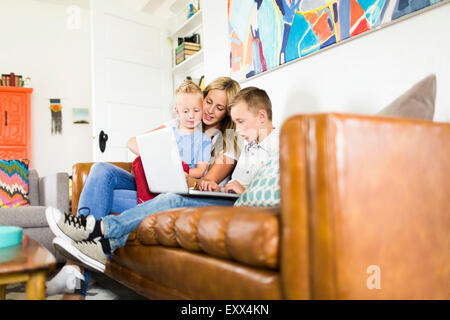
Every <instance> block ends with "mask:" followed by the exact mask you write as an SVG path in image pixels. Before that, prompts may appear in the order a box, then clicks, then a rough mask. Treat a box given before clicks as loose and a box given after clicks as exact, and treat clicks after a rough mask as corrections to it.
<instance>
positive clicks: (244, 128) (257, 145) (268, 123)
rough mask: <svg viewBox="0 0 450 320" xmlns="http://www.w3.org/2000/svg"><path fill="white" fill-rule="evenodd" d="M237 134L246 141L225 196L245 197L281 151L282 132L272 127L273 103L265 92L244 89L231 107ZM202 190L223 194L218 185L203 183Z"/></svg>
mask: <svg viewBox="0 0 450 320" xmlns="http://www.w3.org/2000/svg"><path fill="white" fill-rule="evenodd" d="M229 111H230V115H231V118H232V119H233V122H234V123H235V125H236V133H237V134H239V135H240V136H241V137H242V138H243V139H244V140H245V145H244V149H243V150H242V151H241V156H240V157H239V160H238V163H237V165H236V168H235V169H234V172H233V174H232V176H231V178H232V179H231V180H230V181H229V182H228V183H227V184H226V185H225V192H234V193H237V194H241V193H243V192H244V190H245V188H247V186H248V185H249V183H250V182H251V180H252V179H253V177H254V176H255V174H256V172H258V170H259V169H260V168H261V166H262V165H263V164H264V163H265V162H266V161H267V160H268V159H269V158H270V157H271V156H273V155H274V154H276V152H277V151H278V139H279V132H278V130H276V129H275V128H274V127H273V125H272V103H271V102H270V99H269V96H268V95H267V93H266V92H265V91H264V90H261V89H258V88H256V87H248V88H245V89H242V90H241V91H240V92H239V93H238V94H237V95H236V96H235V98H234V100H233V102H232V103H231V104H230V106H229ZM200 189H201V190H207V191H220V187H219V186H218V185H217V183H215V182H212V181H202V182H201V184H200Z"/></svg>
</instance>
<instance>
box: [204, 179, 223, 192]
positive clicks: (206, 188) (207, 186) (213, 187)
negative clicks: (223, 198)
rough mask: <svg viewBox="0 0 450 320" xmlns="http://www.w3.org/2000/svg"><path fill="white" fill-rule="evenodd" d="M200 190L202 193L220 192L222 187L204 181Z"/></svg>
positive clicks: (212, 182)
mask: <svg viewBox="0 0 450 320" xmlns="http://www.w3.org/2000/svg"><path fill="white" fill-rule="evenodd" d="M200 190H202V191H220V187H219V186H218V184H217V183H215V182H214V181H207V180H202V181H201V182H200Z"/></svg>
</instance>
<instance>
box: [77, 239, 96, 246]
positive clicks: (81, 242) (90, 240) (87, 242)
mask: <svg viewBox="0 0 450 320" xmlns="http://www.w3.org/2000/svg"><path fill="white" fill-rule="evenodd" d="M75 242H76V243H79V244H83V245H91V244H93V245H97V244H98V243H99V242H100V241H99V238H96V239H85V240H80V241H75Z"/></svg>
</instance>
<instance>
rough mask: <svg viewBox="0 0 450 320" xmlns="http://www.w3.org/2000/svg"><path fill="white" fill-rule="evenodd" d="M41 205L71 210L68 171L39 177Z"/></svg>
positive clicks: (65, 210) (64, 210)
mask: <svg viewBox="0 0 450 320" xmlns="http://www.w3.org/2000/svg"><path fill="white" fill-rule="evenodd" d="M39 205H41V206H46V207H47V206H52V207H55V208H58V209H59V210H60V211H61V212H69V175H68V174H67V173H66V172H58V173H56V174H53V175H49V176H45V177H40V178H39Z"/></svg>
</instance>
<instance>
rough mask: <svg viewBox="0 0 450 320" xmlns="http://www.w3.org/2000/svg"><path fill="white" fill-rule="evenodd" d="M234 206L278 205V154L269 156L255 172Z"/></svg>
mask: <svg viewBox="0 0 450 320" xmlns="http://www.w3.org/2000/svg"><path fill="white" fill-rule="evenodd" d="M234 205H235V206H252V207H278V206H279V205H280V165H279V154H278V153H277V154H276V155H275V156H273V157H272V158H270V159H269V160H268V161H267V162H266V163H265V164H264V165H263V166H262V167H261V168H260V169H259V170H258V172H257V173H256V175H255V177H254V178H253V180H252V182H250V184H249V185H248V187H247V189H245V191H244V193H242V194H241V196H240V197H239V198H238V199H237V201H236V202H235V203H234Z"/></svg>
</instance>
